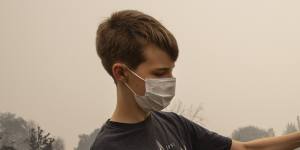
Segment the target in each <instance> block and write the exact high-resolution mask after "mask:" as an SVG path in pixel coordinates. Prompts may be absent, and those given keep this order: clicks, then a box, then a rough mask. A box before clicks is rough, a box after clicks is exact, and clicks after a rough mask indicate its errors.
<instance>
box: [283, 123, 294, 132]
mask: <svg viewBox="0 0 300 150" xmlns="http://www.w3.org/2000/svg"><path fill="white" fill-rule="evenodd" d="M297 131H298V130H297V128H296V126H295V124H293V123H288V124H287V126H286V129H285V131H284V133H283V134H290V133H294V132H297Z"/></svg>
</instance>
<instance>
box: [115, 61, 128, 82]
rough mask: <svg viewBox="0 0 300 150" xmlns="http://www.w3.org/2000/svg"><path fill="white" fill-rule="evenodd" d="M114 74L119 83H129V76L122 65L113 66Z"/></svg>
mask: <svg viewBox="0 0 300 150" xmlns="http://www.w3.org/2000/svg"><path fill="white" fill-rule="evenodd" d="M112 73H113V76H114V78H115V80H117V81H125V82H126V81H127V78H128V75H127V72H126V69H125V66H124V65H123V64H121V63H115V64H113V66H112Z"/></svg>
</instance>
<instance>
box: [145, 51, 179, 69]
mask: <svg viewBox="0 0 300 150" xmlns="http://www.w3.org/2000/svg"><path fill="white" fill-rule="evenodd" d="M144 57H145V62H144V63H145V65H146V66H147V67H150V68H151V69H155V70H157V69H158V70H167V69H172V68H174V67H175V62H174V61H173V60H172V59H171V58H170V56H169V55H168V54H167V53H166V52H164V51H163V50H161V49H160V48H158V47H155V46H148V47H146V48H145V49H144Z"/></svg>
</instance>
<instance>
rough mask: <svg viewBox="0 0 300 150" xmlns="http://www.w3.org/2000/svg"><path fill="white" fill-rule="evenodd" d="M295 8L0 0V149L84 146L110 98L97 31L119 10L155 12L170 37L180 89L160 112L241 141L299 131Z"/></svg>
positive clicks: (205, 1) (298, 13)
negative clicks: (175, 52) (173, 41)
mask: <svg viewBox="0 0 300 150" xmlns="http://www.w3.org/2000/svg"><path fill="white" fill-rule="evenodd" d="M299 6H300V1H297V0H285V1H284V0H251V1H248V0H226V1H221V0H198V1H196V0H194V1H172V0H165V1H159V0H152V1H140V0H126V1H117V0H107V1H104V0H94V1H92V0H87V1H79V0H72V1H71V0H51V1H50V0H45V1H38V0H26V1H21V0H0V113H1V114H0V148H1V146H2V148H3V147H5V146H6V147H13V148H15V149H18V148H19V147H22V148H24V147H26V146H24V145H26V143H34V144H37V143H36V140H29V141H28V137H36V135H39V134H40V135H43V136H42V137H43V138H45V139H46V140H47V141H48V142H47V143H44V145H40V146H44V147H47V146H49V145H51V143H52V145H55V146H53V147H55V149H56V150H58V149H59V150H63V149H66V150H71V149H74V150H84V149H87V148H88V146H89V144H90V143H92V142H93V139H94V137H95V135H96V134H97V132H98V129H99V128H100V127H101V126H102V124H103V123H104V122H105V121H106V120H107V119H108V118H109V117H110V115H111V113H112V111H113V110H114V107H115V103H116V90H115V85H114V83H113V80H112V79H111V78H110V76H109V75H108V74H107V73H106V72H105V70H104V69H103V67H102V65H101V62H100V59H99V58H98V56H97V54H96V49H95V36H96V30H97V27H98V25H99V23H100V22H101V21H103V20H104V19H105V18H107V17H109V16H110V15H111V13H113V12H115V11H118V10H123V9H135V10H139V11H142V12H144V13H147V14H149V15H151V16H153V17H155V18H156V19H158V20H159V21H161V23H162V24H163V25H164V26H165V27H166V28H168V29H169V30H170V31H171V32H172V33H173V34H174V35H175V37H176V38H177V41H178V44H179V48H180V54H179V59H178V61H177V63H176V67H175V70H174V71H175V72H174V75H175V76H176V77H177V81H178V82H177V89H176V90H177V91H176V94H177V95H176V97H175V99H174V101H173V103H172V105H171V106H170V107H169V108H167V110H169V111H175V112H177V113H180V114H183V115H185V116H187V117H188V118H190V119H191V120H194V121H196V122H198V123H200V124H201V125H202V126H204V127H206V128H208V129H209V130H212V131H215V132H218V133H219V134H222V135H225V136H229V137H232V138H235V139H239V140H244V141H245V140H249V139H254V138H260V137H265V136H274V135H276V136H277V135H282V134H286V133H289V132H294V131H297V130H299V129H300V122H299V118H298V120H297V116H298V115H300V78H299V77H300V44H299V43H300V28H299V26H300V9H299ZM41 129H42V130H43V132H42V131H41ZM27 131H30V132H27ZM47 133H50V134H51V136H50V137H51V138H50V137H46V135H47ZM249 133H257V134H255V135H254V136H253V137H249V136H250V135H249ZM22 144H23V145H22ZM34 144H33V145H34ZM27 146H28V144H27ZM37 146H38V145H37ZM28 148H29V147H28Z"/></svg>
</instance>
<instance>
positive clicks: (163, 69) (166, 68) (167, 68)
mask: <svg viewBox="0 0 300 150" xmlns="http://www.w3.org/2000/svg"><path fill="white" fill-rule="evenodd" d="M173 68H174V66H173V67H162V68H157V69H155V71H169V70H172V69H173Z"/></svg>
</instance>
